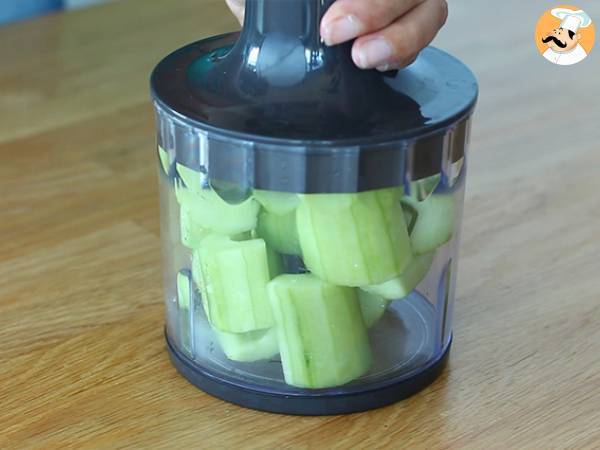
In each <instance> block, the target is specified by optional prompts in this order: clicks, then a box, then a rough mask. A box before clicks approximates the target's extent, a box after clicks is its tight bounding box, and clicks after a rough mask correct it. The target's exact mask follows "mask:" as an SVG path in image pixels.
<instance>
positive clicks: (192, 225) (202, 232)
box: [179, 205, 210, 249]
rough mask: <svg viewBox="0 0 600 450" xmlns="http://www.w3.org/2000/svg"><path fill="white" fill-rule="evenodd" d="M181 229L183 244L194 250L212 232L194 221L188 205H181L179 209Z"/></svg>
mask: <svg viewBox="0 0 600 450" xmlns="http://www.w3.org/2000/svg"><path fill="white" fill-rule="evenodd" d="M179 229H180V233H181V243H182V244H183V245H185V246H186V247H188V248H192V249H194V248H198V246H199V245H200V242H201V241H202V239H204V237H206V235H207V234H209V232H210V231H209V230H207V229H206V228H203V227H202V226H200V225H199V224H198V223H197V222H196V221H195V220H194V216H193V215H192V214H191V213H190V210H189V207H188V206H187V205H181V207H180V208H179Z"/></svg>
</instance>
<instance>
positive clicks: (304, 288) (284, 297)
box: [268, 274, 371, 389]
mask: <svg viewBox="0 0 600 450" xmlns="http://www.w3.org/2000/svg"><path fill="white" fill-rule="evenodd" d="M268 292H269V299H270V301H271V308H272V311H273V316H274V317H275V322H276V323H277V326H276V328H277V337H278V341H279V352H280V355H281V364H282V366H283V374H284V377H285V382H286V383H287V384H290V385H292V386H297V387H303V388H311V389H316V388H325V387H331V386H340V385H342V384H345V383H348V382H350V381H352V380H354V379H355V378H358V377H360V376H361V375H363V374H364V373H365V372H367V371H368V370H369V367H370V365H371V349H370V346H369V338H368V336H367V329H366V327H365V324H364V321H363V318H362V313H361V309H360V304H359V301H358V297H357V294H356V289H352V288H348V287H342V286H335V285H333V284H330V283H327V282H325V281H323V280H321V279H319V278H318V277H316V276H315V275H312V274H297V275H290V274H285V275H280V276H278V277H277V278H275V279H274V280H272V281H271V282H270V283H269V285H268Z"/></svg>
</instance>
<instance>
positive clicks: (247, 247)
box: [192, 235, 274, 333]
mask: <svg viewBox="0 0 600 450" xmlns="http://www.w3.org/2000/svg"><path fill="white" fill-rule="evenodd" d="M192 273H193V276H194V280H195V281H196V283H197V284H198V285H199V286H200V289H201V290H202V302H203V306H204V309H205V312H206V316H207V318H208V320H209V322H210V323H211V325H213V326H214V327H215V328H217V329H219V330H220V331H226V332H229V333H245V332H247V331H254V330H262V329H266V328H271V327H272V326H273V325H274V321H273V315H272V314H271V308H270V306H269V300H268V296H267V289H266V287H267V283H268V282H269V280H270V279H271V278H270V275H269V264H268V258H267V248H266V245H265V241H263V240H262V239H251V240H247V241H232V240H231V239H229V238H227V237H225V236H219V235H210V236H207V237H206V238H204V239H203V240H202V242H201V244H200V246H199V247H198V249H197V250H195V251H194V254H193V258H192Z"/></svg>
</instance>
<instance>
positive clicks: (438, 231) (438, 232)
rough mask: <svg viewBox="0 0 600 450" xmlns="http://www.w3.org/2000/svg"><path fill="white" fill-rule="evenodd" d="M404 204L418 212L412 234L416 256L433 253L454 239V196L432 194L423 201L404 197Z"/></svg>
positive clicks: (405, 206)
mask: <svg viewBox="0 0 600 450" xmlns="http://www.w3.org/2000/svg"><path fill="white" fill-rule="evenodd" d="M402 204H403V206H404V208H407V209H410V208H412V209H413V210H414V212H416V219H415V221H414V225H413V227H412V230H411V234H410V239H411V243H412V249H413V252H414V253H415V254H416V255H422V254H424V253H428V252H431V251H433V250H435V249H436V248H438V247H439V246H441V245H443V244H445V243H446V242H448V241H449V240H450V239H452V235H453V233H454V214H455V211H454V209H455V205H454V196H453V195H452V194H432V195H430V196H429V197H427V198H426V199H425V200H423V201H417V200H415V199H414V198H412V197H404V198H403V199H402Z"/></svg>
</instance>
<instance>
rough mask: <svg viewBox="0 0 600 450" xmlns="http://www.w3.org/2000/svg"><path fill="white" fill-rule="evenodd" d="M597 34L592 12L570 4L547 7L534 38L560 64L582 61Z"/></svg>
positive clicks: (543, 51)
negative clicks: (590, 13) (591, 16)
mask: <svg viewBox="0 0 600 450" xmlns="http://www.w3.org/2000/svg"><path fill="white" fill-rule="evenodd" d="M594 38H595V28H594V24H593V23H592V19H591V18H590V16H588V15H587V13H586V12H585V11H583V10H582V9H579V8H577V7H576V6H569V5H560V6H558V7H556V8H554V9H550V10H548V11H546V12H545V13H544V14H543V15H542V17H540V20H539V22H538V24H537V27H536V30H535V41H536V44H537V47H538V50H539V51H540V53H541V54H542V56H543V57H544V58H546V59H547V60H548V61H550V62H552V63H554V64H558V65H560V66H570V65H572V64H577V63H578V62H580V61H583V60H584V59H585V58H586V57H587V56H588V54H589V53H590V51H591V50H592V47H593V46H594Z"/></svg>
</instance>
